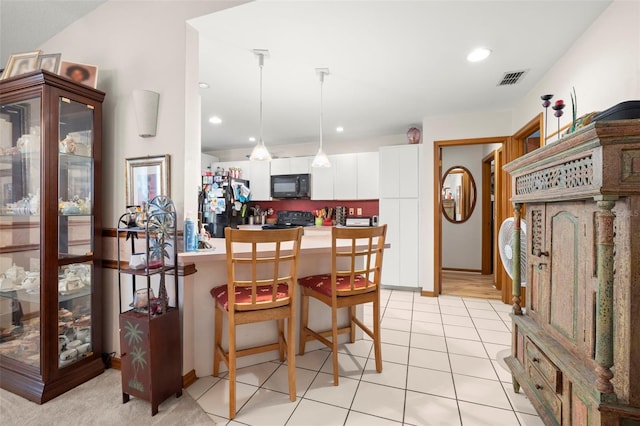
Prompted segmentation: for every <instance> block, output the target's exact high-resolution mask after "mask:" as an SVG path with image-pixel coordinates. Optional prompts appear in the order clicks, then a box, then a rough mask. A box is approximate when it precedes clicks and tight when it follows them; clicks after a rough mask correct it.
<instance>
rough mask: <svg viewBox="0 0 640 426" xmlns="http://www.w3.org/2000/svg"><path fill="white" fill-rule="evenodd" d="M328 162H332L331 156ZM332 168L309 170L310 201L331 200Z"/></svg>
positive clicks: (332, 197)
mask: <svg viewBox="0 0 640 426" xmlns="http://www.w3.org/2000/svg"><path fill="white" fill-rule="evenodd" d="M329 161H331V162H333V160H332V158H331V156H329ZM333 173H334V171H333V167H312V168H311V199H312V200H333V199H334V195H333Z"/></svg>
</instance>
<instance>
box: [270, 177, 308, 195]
mask: <svg viewBox="0 0 640 426" xmlns="http://www.w3.org/2000/svg"><path fill="white" fill-rule="evenodd" d="M310 196H311V176H310V175H309V174H296V175H275V176H271V198H310Z"/></svg>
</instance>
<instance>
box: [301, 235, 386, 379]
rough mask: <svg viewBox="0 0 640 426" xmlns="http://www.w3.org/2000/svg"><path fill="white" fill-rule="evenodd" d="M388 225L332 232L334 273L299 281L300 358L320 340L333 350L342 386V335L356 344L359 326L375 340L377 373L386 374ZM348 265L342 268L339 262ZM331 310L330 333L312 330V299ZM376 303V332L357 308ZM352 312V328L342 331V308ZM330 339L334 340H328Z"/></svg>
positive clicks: (335, 371) (335, 372)
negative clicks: (383, 292) (383, 296)
mask: <svg viewBox="0 0 640 426" xmlns="http://www.w3.org/2000/svg"><path fill="white" fill-rule="evenodd" d="M386 233H387V225H382V226H379V227H372V228H368V227H367V228H339V227H334V228H333V229H332V231H331V239H332V244H331V273H327V274H321V275H312V276H308V277H304V278H300V280H298V284H300V286H301V288H302V306H301V310H300V355H304V349H305V344H306V342H307V341H309V340H319V341H321V342H322V343H324V344H325V345H327V346H328V347H329V348H330V349H331V350H332V351H333V384H334V385H337V384H338V335H339V334H343V333H349V334H350V338H351V343H353V342H355V326H356V325H357V326H358V327H360V328H361V329H362V331H364V332H365V333H367V334H368V335H369V337H371V338H372V339H373V347H374V351H375V358H376V370H377V371H378V372H381V371H382V353H381V346H380V277H381V273H382V254H383V251H384V240H385V236H386ZM341 258H344V259H346V260H347V262H348V266H347V267H346V268H340V269H338V267H339V266H338V265H339V261H340V260H341ZM310 296H311V297H314V298H316V299H317V300H319V301H321V302H322V303H324V304H325V305H327V306H328V307H330V308H331V324H332V327H331V329H330V330H325V331H314V330H311V329H310V328H309V327H308V319H309V297H310ZM368 302H373V330H371V329H369V328H368V327H367V326H366V325H365V324H364V323H362V321H360V320H359V319H358V318H357V317H356V309H355V307H356V305H359V304H361V303H368ZM345 307H347V308H348V309H349V325H348V326H345V327H341V328H338V309H340V308H345ZM328 337H330V340H329V339H328Z"/></svg>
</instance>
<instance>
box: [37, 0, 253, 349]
mask: <svg viewBox="0 0 640 426" xmlns="http://www.w3.org/2000/svg"><path fill="white" fill-rule="evenodd" d="M241 3H245V2H244V1H189V0H185V1H162V2H153V5H151V3H149V2H148V1H109V2H106V3H104V4H103V5H101V6H100V7H98V8H96V9H95V10H94V11H93V12H91V13H89V14H87V15H86V16H85V17H84V18H83V19H81V20H79V21H76V22H75V23H73V24H72V25H70V26H69V27H67V28H65V29H64V30H63V31H61V32H60V33H58V34H57V35H56V36H54V37H53V38H51V39H50V40H48V41H47V42H45V43H44V44H43V45H42V46H39V48H40V49H42V50H43V51H44V52H51V53H54V52H61V53H62V57H63V59H64V60H68V61H73V62H82V63H88V64H94V65H97V66H98V68H99V74H98V89H100V90H102V91H104V92H106V98H105V102H104V108H103V126H102V127H103V135H102V137H103V154H102V158H103V167H102V169H103V170H104V171H105V176H103V179H102V182H103V186H102V197H103V198H102V205H103V206H104V211H103V212H102V213H103V226H104V227H107V228H109V227H115V226H116V220H117V218H118V217H119V216H120V214H121V213H122V212H123V211H124V207H125V205H126V204H125V182H124V176H125V170H124V165H125V159H126V158H132V157H143V156H149V155H151V156H153V155H164V154H170V155H171V184H170V186H171V194H170V195H171V198H172V199H173V200H174V202H175V203H176V208H177V209H178V217H179V218H180V219H182V216H183V211H184V206H185V203H187V204H190V203H197V193H195V189H196V188H197V185H196V184H195V183H194V182H192V180H193V179H196V180H197V179H198V175H199V173H197V174H196V175H195V176H190V178H187V179H185V171H186V170H197V171H199V162H200V159H199V152H200V141H199V130H197V129H199V120H200V118H199V117H200V115H199V109H198V99H197V98H196V97H197V67H198V65H197V60H196V62H193V61H194V55H195V57H196V58H197V52H198V46H197V37H194V36H193V32H192V31H193V30H189V31H188V26H187V24H186V21H187V20H188V19H191V18H193V17H196V16H202V15H205V14H209V13H213V12H215V11H218V10H222V9H226V8H228V7H231V6H235V5H238V4H241ZM151 18H152V19H151ZM194 43H195V45H194ZM194 52H195V53H194ZM188 61H190V62H188ZM194 69H195V74H194ZM187 85H189V87H186V86H187ZM191 86H193V87H191ZM134 89H148V90H153V91H155V92H159V93H160V105H159V111H158V128H157V134H156V137H153V138H146V139H142V138H140V137H139V136H137V131H136V122H135V116H134V112H133V107H132V102H131V92H132V91H133V90H134ZM187 123H190V124H189V125H187ZM194 123H198V125H197V126H195V125H194ZM194 126H195V127H194ZM196 147H197V148H196ZM187 150H188V152H187ZM187 153H188V154H189V155H191V154H195V153H197V155H198V156H197V157H196V156H195V155H194V156H192V157H191V160H189V161H188V160H187V157H188V156H187V155H186V154H187ZM187 161H188V165H189V167H188V168H187V167H186V165H187ZM185 187H187V188H188V187H193V188H194V194H193V198H194V199H195V201H192V200H190V197H189V196H188V195H185V192H188V191H185ZM194 205H197V204H194ZM192 210H195V208H192ZM103 282H104V284H105V285H104V306H103V312H104V315H103V318H104V349H105V351H113V350H117V348H118V347H119V344H118V326H117V318H118V313H119V311H118V306H117V302H116V301H117V284H116V282H117V280H116V279H115V274H114V273H113V271H105V272H104V275H103Z"/></svg>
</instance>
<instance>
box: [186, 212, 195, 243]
mask: <svg viewBox="0 0 640 426" xmlns="http://www.w3.org/2000/svg"><path fill="white" fill-rule="evenodd" d="M192 214H193V213H191V212H188V213H187V217H186V218H185V220H184V251H198V233H197V231H196V223H195V221H194V220H193V217H192Z"/></svg>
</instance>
